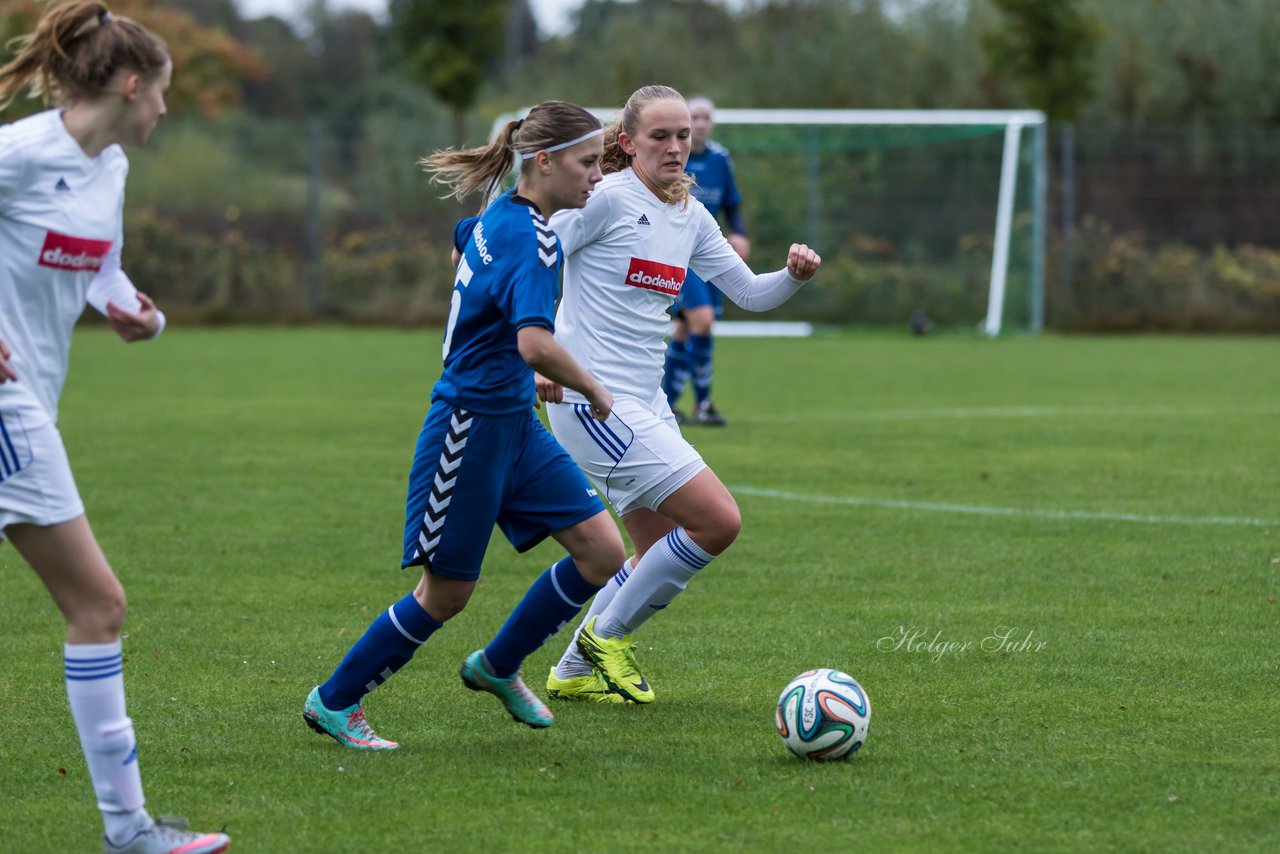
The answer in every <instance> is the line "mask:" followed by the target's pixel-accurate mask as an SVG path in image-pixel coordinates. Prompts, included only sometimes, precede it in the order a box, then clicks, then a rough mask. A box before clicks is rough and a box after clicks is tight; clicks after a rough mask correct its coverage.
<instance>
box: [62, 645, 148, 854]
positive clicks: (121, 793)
mask: <svg viewBox="0 0 1280 854" xmlns="http://www.w3.org/2000/svg"><path fill="white" fill-rule="evenodd" d="M64 655H65V666H66V678H67V699H68V700H69V701H70V703H71V718H72V720H74V721H75V724H76V731H77V732H78V733H79V734H80V746H81V747H82V748H83V749H84V758H85V761H86V762H87V763H88V765H89V778H90V779H91V780H92V781H93V791H94V793H95V794H96V795H97V796H98V809H99V810H101V811H102V818H103V823H104V824H105V825H106V832H107V836H108V837H109V838H110V839H111V840H112V841H113V842H116V841H128V840H129V839H130V838H132V837H133V836H134V835H136V834H137V833H138V832H140V831H142V830H146V829H147V828H148V827H150V825H151V817H150V816H148V815H147V811H146V810H145V809H143V808H142V804H143V797H142V775H141V774H140V773H139V771H138V747H137V741H136V739H135V738H134V734H133V721H131V720H130V719H129V716H128V715H126V714H125V710H124V656H123V655H122V654H121V647H120V641H115V642H114V643H90V644H70V643H69V644H67V645H66V647H65V650H64Z"/></svg>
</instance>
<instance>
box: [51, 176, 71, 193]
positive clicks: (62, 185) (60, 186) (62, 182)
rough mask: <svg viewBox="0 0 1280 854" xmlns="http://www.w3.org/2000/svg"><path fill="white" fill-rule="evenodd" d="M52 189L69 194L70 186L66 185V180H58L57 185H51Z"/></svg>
mask: <svg viewBox="0 0 1280 854" xmlns="http://www.w3.org/2000/svg"><path fill="white" fill-rule="evenodd" d="M53 189H55V190H57V191H58V192H59V193H69V192H71V185H70V184H68V183H67V179H66V178H59V179H58V183H56V184H54V185H53Z"/></svg>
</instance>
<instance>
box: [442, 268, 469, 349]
mask: <svg viewBox="0 0 1280 854" xmlns="http://www.w3.org/2000/svg"><path fill="white" fill-rule="evenodd" d="M471 275H472V273H471V265H470V264H468V263H467V259H466V258H463V259H462V260H461V261H459V262H458V275H457V276H456V277H455V278H454V280H453V281H454V286H453V296H452V297H450V298H449V322H448V324H446V325H445V328H444V347H442V348H441V349H440V360H441V361H447V360H448V358H449V348H450V347H452V346H453V327H454V326H455V325H457V323H458V311H459V310H460V309H461V308H462V289H463V288H465V287H466V286H467V285H469V284H471Z"/></svg>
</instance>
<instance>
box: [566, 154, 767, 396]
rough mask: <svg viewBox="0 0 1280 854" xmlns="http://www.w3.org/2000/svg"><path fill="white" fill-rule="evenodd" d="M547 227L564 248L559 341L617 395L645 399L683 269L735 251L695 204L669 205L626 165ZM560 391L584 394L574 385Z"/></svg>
mask: <svg viewBox="0 0 1280 854" xmlns="http://www.w3.org/2000/svg"><path fill="white" fill-rule="evenodd" d="M551 227H552V228H553V229H555V231H556V233H557V234H558V235H559V236H560V241H561V244H562V245H563V248H564V254H565V262H564V291H563V293H562V294H561V297H560V307H559V309H558V310H557V312H556V340H557V341H559V342H560V343H561V344H562V345H564V347H565V349H566V350H568V351H569V352H570V353H571V354H572V355H573V357H574V358H575V359H577V360H578V361H579V362H580V363H581V364H582V365H583V366H584V367H585V368H587V370H589V371H590V372H591V373H592V374H594V375H595V377H596V379H598V380H599V381H600V382H601V383H603V384H604V386H605V388H607V389H609V391H610V392H612V393H613V394H615V395H618V394H628V395H632V396H633V397H637V398H639V399H641V400H644V401H648V400H650V399H651V398H652V397H653V395H654V392H655V391H656V390H657V389H658V388H659V386H660V385H661V384H662V365H663V360H664V358H665V355H666V349H667V345H666V342H665V340H664V338H665V336H666V332H667V328H668V326H669V325H670V317H669V315H668V313H667V310H668V309H669V308H670V307H671V303H672V302H673V301H674V300H675V298H676V297H678V296H679V295H680V289H681V287H683V285H684V276H685V270H686V269H687V268H690V267H692V268H693V271H694V272H695V273H697V274H698V275H699V276H701V277H702V278H703V279H707V280H710V279H712V278H714V277H716V276H718V275H720V274H721V273H724V272H725V271H727V270H729V269H730V268H732V267H734V266H736V265H738V264H740V263H741V260H740V259H739V258H738V253H736V252H734V250H733V247H732V246H730V245H729V241H727V240H726V239H725V237H724V235H723V234H722V233H721V231H720V226H719V224H717V223H716V221H715V219H714V218H713V217H712V216H711V214H710V213H708V212H707V209H706V208H705V207H703V206H702V203H701V202H699V201H698V200H697V199H693V198H691V199H689V201H688V203H687V204H686V203H683V202H679V203H676V204H665V203H663V202H662V201H661V200H660V199H658V197H657V196H655V195H654V194H653V191H651V190H650V189H649V188H648V187H646V186H645V185H644V184H643V183H642V182H641V180H640V179H639V177H637V176H636V174H635V172H633V171H632V170H631V169H629V168H628V169H625V170H623V171H621V172H615V173H612V174H609V175H606V176H605V178H604V180H603V181H601V182H600V183H599V184H597V185H596V188H595V189H594V190H593V191H592V193H591V196H590V198H588V199H587V204H586V207H584V208H581V209H577V208H570V209H566V210H562V211H559V212H558V213H556V214H555V216H553V217H552V218H551ZM565 399H566V400H569V401H575V402H581V401H583V400H584V398H583V397H582V395H580V394H578V393H577V392H574V391H573V390H571V389H565Z"/></svg>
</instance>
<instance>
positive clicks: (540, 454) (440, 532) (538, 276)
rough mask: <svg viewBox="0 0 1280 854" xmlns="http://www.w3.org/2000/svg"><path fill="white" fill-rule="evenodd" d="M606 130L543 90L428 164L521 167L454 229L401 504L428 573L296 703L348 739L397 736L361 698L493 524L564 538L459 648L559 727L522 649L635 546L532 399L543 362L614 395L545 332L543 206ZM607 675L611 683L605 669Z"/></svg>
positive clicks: (514, 533) (459, 596) (457, 578)
mask: <svg viewBox="0 0 1280 854" xmlns="http://www.w3.org/2000/svg"><path fill="white" fill-rule="evenodd" d="M602 137H603V129H602V128H601V126H600V121H599V120H598V119H596V118H595V117H594V116H592V115H591V114H590V113H589V112H587V111H586V110H584V109H582V108H581V107H578V106H576V105H574V104H568V103H565V102H563V101H548V102H545V103H542V104H539V105H538V106H536V107H534V108H533V109H532V110H530V111H529V114H528V116H527V117H526V118H524V119H522V120H520V121H511V122H508V123H507V125H506V126H505V127H504V128H503V130H501V131H500V132H499V133H498V135H497V136H496V137H495V138H494V140H493V141H492V142H491V143H490V144H489V145H488V146H485V147H482V148H474V149H468V150H465V151H443V152H438V153H436V154H434V155H432V156H430V157H428V158H426V160H425V161H424V164H425V165H426V168H427V171H428V172H430V173H432V180H434V181H436V182H438V183H442V184H446V185H448V186H450V187H452V188H453V192H452V195H455V196H457V197H458V198H463V197H465V196H467V195H470V194H471V193H473V192H482V193H483V194H484V197H485V198H489V197H491V196H492V195H493V194H494V193H495V192H496V190H497V189H498V188H499V186H500V184H501V182H502V180H503V178H504V177H505V176H506V175H507V173H508V172H509V169H510V165H511V161H512V157H513V156H515V157H517V158H518V159H519V161H520V163H521V168H520V177H519V181H518V184H517V186H516V188H515V190H513V191H510V192H508V193H505V194H503V195H501V196H500V197H498V198H497V199H496V200H495V201H494V202H493V204H491V205H490V206H489V207H488V209H487V210H485V211H484V212H483V213H482V214H481V215H480V216H479V217H472V218H470V219H466V220H463V221H462V222H461V223H459V224H458V227H457V229H455V235H454V243H455V252H454V255H455V260H456V261H457V265H458V266H457V279H456V282H455V285H454V291H453V298H452V303H451V305H450V310H449V320H448V324H447V326H446V329H445V336H444V348H443V357H444V373H443V374H442V375H441V377H440V379H439V380H438V381H437V382H436V384H435V387H434V389H433V390H432V394H431V408H430V410H429V411H428V412H427V417H426V422H425V423H424V424H423V427H422V433H421V435H420V436H419V438H418V446H417V450H416V451H415V453H414V459H413V470H412V473H411V475H410V478H409V495H408V501H407V506H406V514H405V536H404V555H403V558H402V561H401V566H402V567H410V566H421V567H422V578H421V579H420V580H419V582H418V584H417V586H416V587H415V589H414V590H413V592H412V593H410V594H408V595H406V596H405V597H404V598H402V599H400V600H399V601H398V602H395V603H393V604H392V605H391V607H389V608H388V609H387V610H386V612H385V613H383V614H382V615H381V616H379V617H378V618H377V619H376V620H374V621H373V624H372V625H370V626H369V628H368V630H367V631H366V632H365V634H364V636H363V637H361V638H360V640H358V641H357V642H356V643H355V645H354V646H353V647H352V648H351V650H350V651H349V652H348V653H347V655H346V657H345V658H344V659H343V660H342V663H341V664H339V665H338V667H337V669H336V670H334V672H333V675H331V676H330V677H329V679H328V680H327V681H326V682H325V683H324V684H322V685H319V686H317V687H316V688H314V689H313V690H312V691H311V694H310V696H309V697H307V701H306V704H305V706H304V709H303V717H304V719H305V720H306V722H307V724H308V725H310V726H311V728H312V729H314V730H316V731H317V732H320V733H325V734H327V735H330V736H332V737H333V738H334V739H336V740H337V741H338V742H339V743H341V744H344V745H347V746H350V747H355V748H360V749H366V750H370V749H372V750H386V749H391V748H394V747H396V746H397V745H396V743H395V742H391V741H387V740H385V739H382V738H380V737H378V735H377V734H376V733H375V732H374V731H373V729H372V728H371V727H370V726H369V724H368V722H367V721H366V720H365V717H364V709H363V707H362V705H361V702H360V701H361V698H362V697H363V696H364V695H365V694H367V693H368V692H370V691H372V690H373V689H374V688H376V687H377V686H378V685H380V684H382V683H383V682H385V681H386V680H387V679H389V678H391V675H392V674H393V673H395V672H396V671H397V670H399V669H400V668H401V667H403V666H404V665H405V664H407V663H408V662H409V659H410V658H412V657H413V654H414V653H415V652H416V651H417V649H418V647H420V646H421V645H422V644H423V643H425V642H426V640H427V639H428V638H429V637H430V636H431V634H432V633H433V632H435V631H436V630H437V629H439V628H441V626H442V625H443V624H444V622H445V621H446V620H448V619H449V618H451V617H453V616H454V615H455V614H457V613H458V612H460V611H461V610H462V609H463V607H464V606H465V605H466V604H467V601H468V600H469V599H470V597H471V594H472V592H473V591H474V590H475V586H476V580H477V579H478V578H479V575H480V564H481V562H482V560H483V558H484V553H485V549H486V547H487V546H488V543H489V535H490V532H491V531H492V530H493V526H494V524H495V523H496V524H497V525H498V527H499V528H500V529H501V530H502V532H503V533H504V534H505V535H506V536H507V539H508V540H510V541H511V544H512V545H513V546H515V548H516V550H517V551H520V552H523V551H526V550H527V549H530V548H532V547H533V546H535V545H537V544H538V543H539V542H541V541H542V540H543V539H544V538H546V537H547V536H548V535H550V536H552V537H554V538H555V539H556V540H557V541H558V542H559V543H560V544H561V545H562V546H564V547H565V549H567V550H568V552H569V556H567V557H565V558H563V559H562V560H560V561H559V562H558V563H556V564H555V565H554V566H552V567H551V568H550V569H548V570H546V571H545V572H544V573H543V574H542V575H541V576H540V577H539V578H538V579H537V581H535V582H534V584H533V586H531V587H530V588H529V590H528V592H527V593H526V594H525V596H524V598H523V599H522V600H521V601H520V603H519V604H518V605H517V606H516V608H515V610H514V611H513V612H512V613H511V616H510V617H509V618H508V620H507V622H506V624H505V625H504V626H503V627H502V629H501V630H500V631H499V632H498V634H497V636H496V637H495V638H494V639H493V641H492V642H490V644H489V645H488V646H487V647H485V648H484V649H482V650H476V651H475V652H473V653H471V654H470V655H469V656H467V658H466V659H465V660H464V661H463V663H462V670H461V676H462V680H463V682H464V683H465V684H466V685H467V687H469V688H472V689H474V690H477V691H488V692H490V693H492V694H494V695H496V696H497V697H498V698H499V699H500V700H501V701H502V703H503V705H504V706H506V709H507V711H508V712H509V713H510V714H511V716H512V717H513V718H515V719H516V720H518V721H520V722H521V723H524V724H527V725H529V726H531V727H546V726H550V725H551V722H552V715H551V712H550V711H549V710H548V709H547V707H546V706H545V705H544V704H543V703H542V701H540V700H539V699H538V698H537V697H536V696H534V694H533V693H532V692H531V691H530V690H529V689H528V688H527V687H526V685H525V683H524V680H523V679H522V678H521V676H520V672H519V671H520V664H521V662H522V661H523V660H524V658H525V657H526V656H527V655H528V654H529V653H531V652H533V651H534V650H535V649H537V648H538V647H539V646H541V645H542V644H543V642H544V641H546V640H547V639H548V638H549V637H551V636H552V635H554V634H555V633H556V631H557V630H558V629H559V628H560V627H561V626H562V625H563V624H564V623H565V622H567V621H568V620H570V619H572V618H573V617H574V616H575V615H576V614H577V613H578V611H579V610H580V609H581V608H582V606H583V605H584V604H586V602H587V601H588V600H589V599H590V598H591V597H592V596H593V595H594V594H595V593H596V591H597V590H599V589H600V588H601V587H602V586H603V585H604V584H605V583H606V582H608V580H609V579H610V578H611V577H613V575H614V573H616V572H617V570H618V569H619V567H620V566H621V565H622V562H623V560H624V559H625V558H626V550H625V548H624V546H623V543H622V537H621V535H620V534H619V533H618V529H617V526H616V525H615V524H614V522H613V518H612V517H611V516H610V515H609V514H608V512H607V511H606V510H605V509H604V505H603V504H602V503H601V501H600V499H599V498H598V497H597V496H596V492H595V490H594V489H593V488H592V487H591V485H590V484H589V483H588V482H587V479H586V477H585V476H584V475H583V474H582V472H581V470H579V468H578V466H577V464H576V463H574V462H573V460H572V459H570V457H569V455H568V454H566V453H565V451H564V450H563V449H562V448H561V447H560V446H559V444H557V443H556V440H555V439H553V438H552V437H551V434H550V433H549V432H547V431H546V429H545V428H543V426H542V424H541V422H540V421H539V420H538V419H537V417H536V415H535V413H534V411H533V409H534V404H535V392H534V380H533V371H534V369H537V371H538V372H539V373H540V374H542V375H543V376H548V377H550V376H554V377H556V381H557V382H560V383H563V384H564V385H566V386H568V387H570V388H573V389H575V390H577V391H578V392H580V393H581V394H582V395H584V396H585V397H586V399H587V400H588V402H589V404H590V408H591V415H592V416H594V417H595V418H598V419H600V420H603V419H605V418H606V417H608V415H609V413H610V411H611V409H612V407H613V397H612V395H611V394H610V393H609V391H608V390H606V389H605V388H604V386H602V385H601V384H600V383H599V382H598V381H597V380H596V379H595V377H593V376H592V375H591V374H589V373H587V371H586V370H585V369H584V368H582V367H581V366H580V365H579V364H578V363H577V362H576V361H575V360H574V359H573V357H572V356H570V355H569V354H568V352H566V351H565V350H564V348H563V347H561V345H560V344H559V343H557V342H556V340H555V338H554V337H553V335H552V332H553V329H554V325H553V316H554V312H555V302H556V297H557V296H558V294H559V290H560V288H559V272H560V265H561V248H560V240H559V238H557V237H556V235H555V233H554V232H553V231H552V230H551V228H550V226H548V225H547V219H546V218H547V217H549V216H550V215H551V214H553V213H555V212H556V211H558V210H562V209H564V208H580V207H582V206H583V205H584V204H586V201H587V197H588V196H589V195H590V193H591V189H592V188H593V187H594V186H595V185H596V184H597V183H598V182H599V181H600V180H601V178H602V173H601V166H600V158H601V155H602V152H603V150H604V145H603V139H602ZM598 690H599V691H600V692H601V693H608V688H607V687H606V686H605V685H604V683H603V680H602V679H601V680H599V686H598ZM616 701H617V702H622V698H621V697H618V698H617V700H616Z"/></svg>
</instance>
